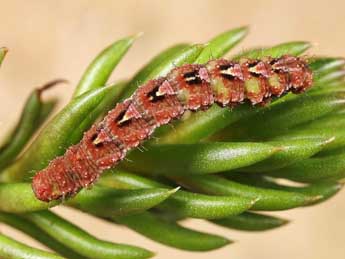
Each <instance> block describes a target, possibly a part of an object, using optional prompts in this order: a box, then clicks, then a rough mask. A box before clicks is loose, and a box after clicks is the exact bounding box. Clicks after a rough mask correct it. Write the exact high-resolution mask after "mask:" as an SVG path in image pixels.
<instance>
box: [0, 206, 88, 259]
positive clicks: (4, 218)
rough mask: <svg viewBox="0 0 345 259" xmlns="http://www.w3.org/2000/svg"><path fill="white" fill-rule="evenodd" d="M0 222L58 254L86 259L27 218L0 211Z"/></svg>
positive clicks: (76, 258) (75, 258)
mask: <svg viewBox="0 0 345 259" xmlns="http://www.w3.org/2000/svg"><path fill="white" fill-rule="evenodd" d="M0 222H2V223H4V224H7V225H9V226H11V227H13V228H15V229H17V230H19V231H21V232H23V233H25V234H27V235H29V236H30V237H32V238H34V239H36V240H37V241H39V242H40V243H42V244H44V245H45V246H47V247H48V248H50V249H52V250H54V251H56V252H57V253H58V254H60V255H62V256H64V257H66V258H73V259H86V258H87V257H84V256H81V255H79V254H77V253H75V252H74V251H72V250H70V249H69V248H67V247H66V246H64V245H62V244H61V243H59V242H57V241H56V240H55V239H54V238H52V237H50V236H49V235H47V234H46V233H45V232H44V231H42V230H41V229H40V228H39V227H36V226H35V225H34V224H32V223H31V222H30V221H28V220H27V219H25V218H23V217H21V216H18V215H15V214H10V213H4V212H0Z"/></svg>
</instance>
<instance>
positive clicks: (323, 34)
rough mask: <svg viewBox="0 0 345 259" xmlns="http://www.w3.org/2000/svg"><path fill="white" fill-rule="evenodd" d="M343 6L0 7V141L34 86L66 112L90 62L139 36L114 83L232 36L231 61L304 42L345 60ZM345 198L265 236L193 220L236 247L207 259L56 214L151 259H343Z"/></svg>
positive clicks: (225, 2) (64, 3)
mask: <svg viewBox="0 0 345 259" xmlns="http://www.w3.org/2000/svg"><path fill="white" fill-rule="evenodd" d="M344 8H345V2H344V1H342V0H337V1H318V0H314V1H296V0H290V1H245V0H242V1H230V0H222V1H221V0H218V1H217V0H209V1H203V0H199V1H186V0H183V1H179V0H175V1H159V0H157V1H133V0H132V1H110V0H103V1H102V0H100V1H86V0H74V1H68V0H60V1H51V0H27V1H18V0H12V1H1V14H0V35H1V38H0V45H3V46H7V47H8V48H10V53H9V55H8V57H7V59H6V60H5V62H4V64H3V66H2V68H1V73H0V100H1V101H0V108H1V109H0V129H1V130H0V134H1V135H3V134H5V133H6V130H7V129H9V128H10V127H11V125H13V123H14V122H15V120H16V119H17V116H18V113H19V112H20V109H21V107H22V104H23V101H24V99H25V98H26V96H27V95H28V93H29V92H30V90H31V89H32V88H33V87H34V86H38V85H40V84H42V83H44V82H46V81H47V80H50V79H53V78H56V77H65V78H67V79H69V80H70V82H71V84H70V85H69V86H64V87H63V86H61V87H58V88H57V89H55V90H54V91H52V92H53V93H51V94H54V95H58V96H61V99H62V103H65V102H66V101H67V100H68V98H69V96H70V94H71V92H72V89H73V86H74V85H75V84H76V83H77V81H78V78H79V77H80V75H81V73H82V71H83V70H84V68H85V67H86V65H87V64H88V62H89V61H90V59H92V58H93V57H94V55H95V54H96V53H97V52H98V51H99V50H101V49H102V48H103V47H105V46H106V45H108V44H110V43H111V42H112V41H114V40H116V39H118V38H120V37H123V36H126V35H130V34H134V33H137V32H141V31H142V32H144V33H145V34H144V36H143V37H142V38H141V39H139V40H138V41H137V43H135V45H134V46H133V48H132V49H131V50H130V52H129V53H128V54H127V56H126V58H125V59H124V61H123V62H121V64H120V66H119V67H118V69H117V70H116V73H115V75H114V78H115V77H116V78H123V77H127V76H130V75H131V74H133V72H134V71H135V70H136V69H138V68H139V67H140V66H141V65H142V64H144V63H145V62H146V61H147V60H149V58H150V57H152V55H154V54H155V53H157V52H158V51H159V50H161V49H163V48H165V47H167V46H169V45H171V44H173V43H177V42H181V41H191V42H204V41H206V40H207V39H209V38H210V37H212V36H213V35H215V34H217V33H219V32H222V31H224V30H227V29H229V28H232V27H237V26H241V25H246V24H248V25H250V26H251V33H250V35H249V36H248V37H247V38H246V39H245V41H244V42H243V44H241V46H240V47H237V48H236V51H240V50H242V49H243V48H247V47H250V46H260V45H269V44H275V43H279V42H284V41H290V40H309V41H311V42H313V43H314V45H315V47H314V49H313V50H312V51H311V52H310V53H313V54H328V55H336V56H341V55H342V56H345V33H344V26H345V15H344ZM344 200H345V192H342V193H340V194H339V195H337V197H335V198H333V199H332V200H331V201H329V202H327V203H326V204H322V205H319V206H316V207H312V208H304V209H296V210H293V211H288V212H282V213H278V215H282V216H284V217H287V218H290V219H292V220H293V222H292V223H291V224H289V225H288V226H285V227H283V228H281V229H278V230H274V231H270V232H266V233H254V234H250V233H245V232H238V231H230V230H224V229H221V228H220V227H215V226H213V225H210V224H205V223H203V222H201V221H198V220H195V221H190V222H187V223H186V224H187V225H190V226H193V227H195V228H196V229H200V230H208V231H212V232H216V233H219V234H222V235H225V236H227V237H229V238H231V239H234V240H237V241H238V242H236V243H235V244H233V245H231V246H228V247H225V248H223V249H220V250H216V251H213V252H209V253H190V252H184V251H179V250H175V249H172V248H167V247H165V246H162V245H159V244H156V243H154V242H152V241H150V240H148V239H146V238H144V237H141V236H140V235H138V234H136V233H134V232H132V231H130V230H127V229H125V228H122V227H118V226H115V225H109V224H108V223H105V222H103V221H101V220H97V219H94V218H92V217H91V216H87V215H80V213H77V212H75V211H71V210H69V209H66V208H57V209H54V210H55V211H56V212H58V213H60V214H62V215H65V216H66V217H67V218H69V219H71V220H72V221H73V222H75V223H76V224H78V225H80V226H81V227H84V228H85V229H87V230H88V231H89V232H91V233H93V234H94V235H96V236H97V237H100V238H103V239H107V240H112V241H115V242H123V243H130V244H137V245H141V246H143V247H147V248H149V249H151V250H153V251H157V252H158V255H157V257H156V258H173V256H178V257H179V258H200V259H201V258H237V259H252V258H255V259H271V258H272V259H273V258H280V259H297V258H298V259H299V258H303V259H324V258H332V259H343V258H345V242H344V241H345V203H344ZM0 231H1V232H4V233H7V234H11V235H12V236H17V237H19V238H20V240H23V241H25V242H26V243H27V244H32V245H34V246H36V247H42V246H40V245H39V244H38V243H37V242H34V241H32V240H31V239H28V238H26V237H25V236H24V235H22V234H20V233H18V232H17V231H14V230H11V229H10V228H8V227H6V226H3V225H0Z"/></svg>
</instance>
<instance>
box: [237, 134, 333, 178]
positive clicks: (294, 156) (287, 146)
mask: <svg viewBox="0 0 345 259" xmlns="http://www.w3.org/2000/svg"><path fill="white" fill-rule="evenodd" d="M333 140H334V138H328V139H327V138H323V139H322V138H320V139H317V138H315V139H291V140H282V141H269V142H265V143H267V144H270V145H272V146H276V147H280V151H279V152H277V153H274V154H273V155H272V156H271V157H269V158H267V159H265V160H263V161H260V162H258V163H256V164H253V165H251V166H248V167H243V168H239V169H238V171H242V172H263V171H271V170H276V169H279V168H283V167H285V166H287V165H290V164H293V163H296V162H298V161H302V160H304V159H307V158H309V157H311V156H313V155H315V154H316V153H318V152H320V151H321V150H322V149H323V148H324V147H325V146H326V145H328V144H330V143H331V142H332V141H333Z"/></svg>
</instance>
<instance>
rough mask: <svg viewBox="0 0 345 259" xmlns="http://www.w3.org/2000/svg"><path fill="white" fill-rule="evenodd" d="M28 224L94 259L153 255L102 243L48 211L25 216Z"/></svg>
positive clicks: (148, 252) (122, 246)
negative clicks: (30, 223)
mask: <svg viewBox="0 0 345 259" xmlns="http://www.w3.org/2000/svg"><path fill="white" fill-rule="evenodd" d="M25 218H27V219H28V220H29V221H30V222H32V223H33V224H35V225H36V226H37V227H38V228H40V229H41V230H42V231H44V232H45V233H46V234H48V235H49V236H51V237H53V238H54V239H56V240H57V241H59V242H60V243H61V244H63V245H65V246H66V247H68V248H69V249H71V250H73V251H75V252H77V253H79V254H81V255H83V256H86V257H89V258H95V259H116V258H121V259H132V258H133V259H134V258H150V257H152V256H153V253H152V252H150V251H148V250H146V249H143V248H139V247H135V246H130V245H123V244H115V243H111V242H108V241H103V240H100V239H98V238H95V237H94V236H92V235H90V234H89V233H87V232H85V231H84V230H82V229H80V228H79V227H77V226H75V225H73V224H72V223H70V222H68V221H66V220H64V219H63V218H61V217H59V216H58V215H56V214H54V213H52V212H50V211H41V212H35V213H30V214H26V215H25Z"/></svg>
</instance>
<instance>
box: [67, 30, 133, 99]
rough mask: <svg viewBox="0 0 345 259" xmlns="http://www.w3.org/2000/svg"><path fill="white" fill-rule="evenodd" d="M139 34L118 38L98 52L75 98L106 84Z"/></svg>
mask: <svg viewBox="0 0 345 259" xmlns="http://www.w3.org/2000/svg"><path fill="white" fill-rule="evenodd" d="M139 36H140V34H137V35H134V36H129V37H126V38H123V39H121V40H118V41H116V42H114V43H113V44H111V45H110V46H108V47H107V48H105V49H104V50H103V51H102V52H101V53H100V54H98V56H97V57H96V58H95V59H94V60H93V61H92V63H91V64H90V65H89V66H88V68H87V69H86V71H85V72H84V74H83V76H82V77H81V79H80V81H79V83H78V85H77V87H76V88H75V90H74V93H73V98H76V97H78V96H80V95H82V94H84V93H86V92H88V91H90V90H95V89H97V88H99V87H102V86H104V85H105V84H106V82H107V81H108V79H109V77H110V75H111V73H112V72H113V70H114V69H115V67H116V66H117V64H118V63H119V62H120V61H121V59H122V58H123V56H124V55H125V54H126V53H127V51H128V50H129V48H130V47H131V46H132V44H133V43H134V41H135V40H136V39H137V38H138V37H139Z"/></svg>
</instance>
